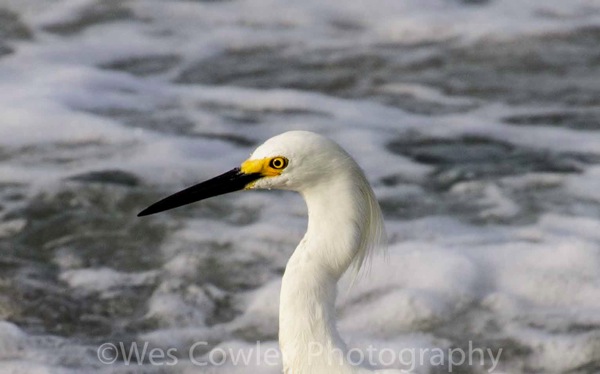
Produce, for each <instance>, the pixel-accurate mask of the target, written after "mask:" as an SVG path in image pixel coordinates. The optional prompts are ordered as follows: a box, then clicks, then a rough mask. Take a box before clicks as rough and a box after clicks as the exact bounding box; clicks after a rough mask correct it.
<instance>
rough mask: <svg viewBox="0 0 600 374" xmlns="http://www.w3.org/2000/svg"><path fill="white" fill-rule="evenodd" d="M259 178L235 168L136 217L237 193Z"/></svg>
mask: <svg viewBox="0 0 600 374" xmlns="http://www.w3.org/2000/svg"><path fill="white" fill-rule="evenodd" d="M261 177H262V175H261V174H259V173H255V174H245V173H243V172H242V171H241V170H240V168H235V169H232V170H230V171H228V172H227V173H224V174H221V175H219V176H218V177H214V178H212V179H209V180H207V181H205V182H202V183H198V184H196V185H194V186H192V187H189V188H186V189H185V190H183V191H179V192H177V193H175V194H173V195H171V196H168V197H165V198H164V199H162V200H160V201H158V202H156V203H154V204H152V205H150V206H149V207H148V208H146V209H144V210H142V211H141V212H140V213H139V214H138V217H142V216H147V215H150V214H154V213H159V212H164V211H165V210H169V209H173V208H177V207H180V206H182V205H186V204H190V203H193V202H196V201H200V200H204V199H208V198H209V197H213V196H219V195H223V194H226V193H229V192H234V191H239V190H241V189H243V188H245V187H246V186H247V185H248V184H249V183H250V182H254V181H255V180H257V179H259V178H261Z"/></svg>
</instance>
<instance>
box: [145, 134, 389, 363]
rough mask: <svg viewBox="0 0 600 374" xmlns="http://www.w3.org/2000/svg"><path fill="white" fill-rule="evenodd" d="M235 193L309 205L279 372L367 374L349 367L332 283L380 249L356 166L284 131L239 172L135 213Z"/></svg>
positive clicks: (289, 285)
mask: <svg viewBox="0 0 600 374" xmlns="http://www.w3.org/2000/svg"><path fill="white" fill-rule="evenodd" d="M241 189H284V190H292V191H297V192H299V193H300V194H301V195H302V196H303V197H304V200H305V201H306V204H307V207H308V227H307V231H306V234H305V235H304V237H303V239H302V240H301V242H300V244H299V245H298V247H297V248H296V250H295V251H294V253H293V254H292V256H291V257H290V259H289V261H288V263H287V266H286V268H285V273H284V275H283V280H282V284H281V298H280V307H279V346H280V349H281V352H282V359H283V367H284V372H285V373H286V374H337V373H340V374H341V373H344V374H350V373H367V372H370V371H369V370H367V369H365V368H362V367H357V366H352V365H350V363H349V362H348V360H347V358H346V355H345V353H346V349H345V345H344V342H343V340H342V339H341V337H340V335H339V333H338V331H337V329H336V325H335V299H336V287H337V282H338V280H339V279H340V277H341V276H342V275H343V274H344V273H345V272H346V270H348V269H349V268H353V270H354V271H356V272H358V271H359V270H360V268H361V267H362V265H363V264H364V263H365V261H366V260H367V259H368V258H369V256H370V255H371V253H372V252H373V251H374V250H375V249H376V248H377V247H379V246H381V245H383V244H385V243H384V241H385V230H384V224H383V218H382V215H381V210H380V208H379V204H378V203H377V200H376V198H375V195H374V193H373V190H372V189H371V187H370V185H369V183H368V182H367V179H366V178H365V175H364V173H363V172H362V170H361V169H360V167H359V166H358V165H357V164H356V162H355V161H354V160H353V159H352V158H351V157H350V155H348V153H347V152H346V151H344V150H343V149H342V148H341V147H340V146H339V145H337V144H336V143H334V142H333V141H331V140H329V139H327V138H325V137H323V136H321V135H318V134H315V133H312V132H307V131H290V132H286V133H283V134H281V135H278V136H275V137H273V138H271V139H269V140H267V141H266V142H265V143H264V144H262V145H261V146H259V147H258V148H257V149H256V150H255V151H254V153H252V155H251V156H250V158H249V159H248V160H247V161H245V162H244V163H242V165H241V166H240V167H239V168H235V169H233V170H231V171H229V172H227V173H225V174H222V175H220V176H218V177H216V178H213V179H211V180H208V181H206V182H203V183H200V184H198V185H195V186H192V187H190V188H188V189H185V190H183V191H180V192H178V193H176V194H174V195H171V196H169V197H167V198H165V199H163V200H161V201H159V202H157V203H156V204H154V205H152V206H150V207H148V208H147V209H145V210H144V211H142V212H141V213H140V215H148V214H153V213H157V212H160V211H164V210H167V209H171V208H175V207H178V206H181V205H184V204H188V203H191V202H194V201H198V200H202V199H205V198H208V197H212V196H216V195H220V194H224V193H228V192H232V191H235V190H241ZM386 372H390V373H391V372H396V371H386Z"/></svg>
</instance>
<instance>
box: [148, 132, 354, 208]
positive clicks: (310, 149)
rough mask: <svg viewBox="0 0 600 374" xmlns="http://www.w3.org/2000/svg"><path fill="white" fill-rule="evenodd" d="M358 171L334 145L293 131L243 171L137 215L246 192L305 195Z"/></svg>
mask: <svg viewBox="0 0 600 374" xmlns="http://www.w3.org/2000/svg"><path fill="white" fill-rule="evenodd" d="M357 168H358V166H356V163H354V161H352V159H351V158H350V156H349V155H348V154H347V153H346V152H345V151H344V150H343V149H342V148H341V147H340V146H338V145H337V144H336V143H334V142H333V141H331V140H329V139H327V138H325V137H323V136H321V135H318V134H315V133H312V132H308V131H290V132H286V133H283V134H281V135H277V136H275V137H272V138H270V139H269V140H267V141H266V142H265V143H263V144H262V145H260V146H259V147H258V148H257V149H256V150H255V151H254V152H253V153H252V155H251V156H250V158H249V159H248V160H246V161H244V162H243V163H242V164H241V166H240V167H236V168H234V169H232V170H230V171H228V172H226V173H224V174H222V175H219V176H217V177H215V178H213V179H209V180H207V181H205V182H202V183H199V184H197V185H195V186H192V187H189V188H187V189H185V190H183V191H180V192H177V193H175V194H173V195H171V196H169V197H166V198H165V199H163V200H160V201H159V202H157V203H155V204H153V205H151V206H150V207H148V208H146V209H144V210H143V211H142V212H140V214H138V215H139V216H145V215H149V214H154V213H159V212H162V211H165V210H169V209H173V208H177V207H180V206H182V205H186V204H189V203H193V202H196V201H200V200H204V199H207V198H210V197H213V196H218V195H222V194H226V193H229V192H234V191H238V190H243V189H272V188H273V189H286V190H294V191H299V192H303V191H304V190H306V189H308V188H310V187H314V186H317V185H319V184H320V183H322V182H324V181H328V180H329V179H331V178H332V177H333V176H334V175H335V176H339V175H343V174H346V173H347V172H350V171H352V170H354V169H357Z"/></svg>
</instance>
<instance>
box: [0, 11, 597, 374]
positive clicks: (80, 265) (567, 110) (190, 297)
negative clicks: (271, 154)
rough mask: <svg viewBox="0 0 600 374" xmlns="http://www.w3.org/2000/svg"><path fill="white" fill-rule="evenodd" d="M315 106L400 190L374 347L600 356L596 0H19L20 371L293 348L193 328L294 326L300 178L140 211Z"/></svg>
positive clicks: (549, 358)
mask: <svg viewBox="0 0 600 374" xmlns="http://www.w3.org/2000/svg"><path fill="white" fill-rule="evenodd" d="M292 129H305V130H311V131H316V132H319V133H322V134H324V135H326V136H329V137H331V138H332V139H334V140H336V141H337V142H339V143H340V144H342V146H344V147H345V148H346V149H347V150H348V151H349V152H350V153H351V154H352V155H353V156H354V157H355V158H356V160H357V161H358V163H359V164H360V165H361V166H362V167H363V169H364V170H365V172H366V174H367V176H368V178H369V180H370V181H371V183H372V185H373V187H374V189H375V192H376V194H377V196H378V198H379V200H380V203H381V205H382V208H383V210H384V213H385V217H386V223H387V228H388V232H389V237H390V248H389V258H388V260H387V261H381V260H380V261H377V260H376V261H375V262H374V264H373V267H374V269H373V270H372V272H371V276H370V277H366V278H365V279H363V280H362V281H361V282H359V283H358V284H357V285H355V286H354V287H353V288H352V289H351V290H350V291H348V292H345V291H344V292H341V293H340V296H341V299H340V301H339V328H340V331H341V334H342V336H343V337H344V338H345V340H346V341H347V342H348V343H349V345H350V346H351V347H365V346H367V345H369V344H373V345H376V346H379V347H390V348H392V349H394V350H396V351H397V350H400V349H402V348H406V347H412V348H419V347H429V348H434V347H439V348H444V349H447V348H452V347H466V346H467V345H468V342H469V341H472V342H475V343H476V344H477V346H479V347H484V348H490V349H493V350H495V351H497V350H498V349H499V348H502V349H503V353H502V356H501V362H500V364H499V366H498V368H497V371H496V372H506V373H545V372H560V373H597V372H600V3H598V2H597V1H595V0H587V1H586V0H569V1H564V0H551V1H532V0H503V1H500V0H488V1H485V0H483V1H474V0H470V1H467V0H462V1H461V0H406V1H392V0H374V1H369V2H366V1H358V0H352V1H341V0H332V1H326V2H325V1H317V0H306V1H301V2H300V1H291V0H283V1H274V0H257V1H252V2H250V1H242V0H229V1H227V0H224V1H218V0H217V1H200V0H198V1H192V0H173V1H159V0H145V1H141V0H138V1H134V0H131V1H116V0H105V1H101V0H60V1H59V0H52V1H48V0H1V1H0V268H1V271H0V316H1V318H2V320H4V322H0V372H2V373H91V372H100V373H112V372H119V373H184V372H186V373H187V372H190V373H192V372H215V373H238V372H239V373H242V372H257V373H259V372H260V373H277V372H280V370H281V369H280V367H279V366H277V365H276V366H275V367H271V366H264V365H258V366H257V367H253V368H247V367H246V368H239V367H233V366H231V365H222V366H218V367H212V368H198V367H197V366H195V365H193V363H191V362H190V361H189V357H186V352H187V350H186V349H187V348H189V347H190V346H191V345H192V344H193V343H194V342H197V341H206V342H207V345H206V348H205V351H203V352H199V356H201V355H202V354H204V353H206V352H209V350H210V349H211V348H215V347H221V348H222V347H237V348H238V349H241V350H250V349H252V347H253V346H254V344H255V342H256V341H257V340H260V341H261V342H264V344H265V346H267V347H274V348H275V347H276V346H277V344H276V338H277V303H278V287H279V281H280V278H281V274H282V273H283V270H284V268H285V264H286V261H287V259H288V258H289V256H290V254H291V252H292V251H293V249H294V247H295V245H296V244H297V242H298V241H299V240H300V238H301V237H302V234H303V232H304V229H305V227H306V222H305V220H306V217H305V214H306V209H305V207H304V204H303V202H302V200H301V199H300V198H299V197H298V196H295V195H293V194H291V193H282V192H276V191H271V192H246V193H239V194H235V195H228V196H223V197H218V198H214V199H211V200H208V201H206V202H203V203H202V204H195V205H193V206H189V207H185V208H182V209H178V210H174V211H172V212H169V213H165V214H163V215H158V216H156V217H152V218H146V219H140V218H137V217H136V214H137V212H138V211H140V210H141V209H142V208H144V207H145V206H147V205H148V204H150V203H152V202H154V201H155V200H156V199H158V198H160V197H162V196H164V195H166V194H169V193H172V192H175V191H176V190H178V189H181V188H183V187H186V186H188V185H190V184H193V183H195V182H198V181H201V180H204V179H206V178H209V177H212V176H214V175H217V174H219V173H221V172H224V171H226V170H229V169H230V168H232V167H234V166H237V165H239V164H240V162H242V161H243V160H244V159H245V158H246V157H247V156H248V155H249V154H250V152H251V151H252V150H253V149H254V148H255V147H256V146H257V145H259V144H260V143H262V141H264V140H265V139H267V138H269V137H270V136H273V135H276V134H278V133H281V132H284V131H287V130H292ZM107 342H109V343H112V344H118V343H119V342H125V343H128V344H129V343H131V342H139V343H144V342H148V343H149V344H150V345H151V346H152V347H159V348H161V349H165V350H166V349H169V348H177V359H178V364H177V365H174V366H166V365H162V366H157V365H152V364H151V363H149V362H148V361H147V360H146V361H144V362H143V364H142V365H133V366H131V365H125V364H124V358H123V357H122V356H119V357H117V360H116V362H115V363H114V364H111V365H106V364H103V363H102V362H100V360H99V359H98V356H97V348H98V347H99V346H100V345H101V344H103V343H107ZM489 367H490V362H486V363H485V365H484V366H483V367H481V366H478V365H462V366H460V368H458V369H455V371H456V370H458V372H460V373H481V372H486V370H487V369H488V368H489ZM415 370H416V372H418V373H441V372H447V369H444V368H442V367H436V366H431V365H423V366H418V367H417V368H416V369H415ZM444 370H446V371H444Z"/></svg>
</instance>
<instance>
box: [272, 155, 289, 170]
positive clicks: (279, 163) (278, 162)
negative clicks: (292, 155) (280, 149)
mask: <svg viewBox="0 0 600 374" xmlns="http://www.w3.org/2000/svg"><path fill="white" fill-rule="evenodd" d="M287 165H288V159H287V158H285V157H275V158H273V159H272V160H271V161H269V166H270V167H272V168H273V169H277V170H281V169H283V168H285V167H286V166H287Z"/></svg>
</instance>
